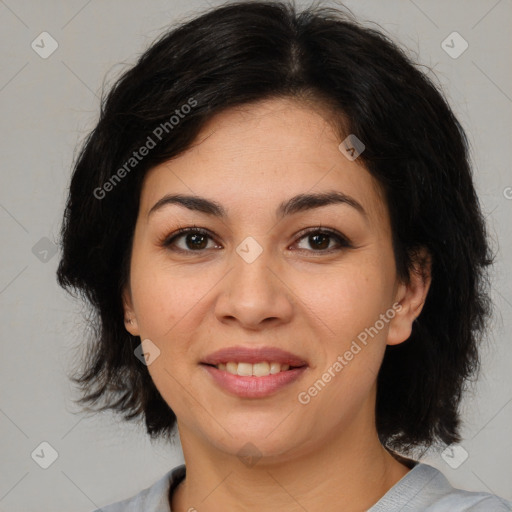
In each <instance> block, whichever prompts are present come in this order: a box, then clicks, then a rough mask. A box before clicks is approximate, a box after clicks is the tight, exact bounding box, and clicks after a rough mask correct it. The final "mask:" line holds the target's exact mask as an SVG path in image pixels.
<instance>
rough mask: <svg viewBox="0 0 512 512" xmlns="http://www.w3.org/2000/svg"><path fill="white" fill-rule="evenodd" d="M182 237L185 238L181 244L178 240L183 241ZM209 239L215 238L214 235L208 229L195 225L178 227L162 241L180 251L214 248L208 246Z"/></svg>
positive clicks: (172, 248)
mask: <svg viewBox="0 0 512 512" xmlns="http://www.w3.org/2000/svg"><path fill="white" fill-rule="evenodd" d="M181 239H182V240H183V243H182V244H181V246H180V245H179V244H178V243H177V241H178V240H180V241H181ZM208 239H210V240H213V238H212V236H211V235H210V233H209V232H208V231H207V230H206V229H203V228H198V227H196V226H194V227H189V228H180V229H178V230H177V231H175V232H174V233H173V234H171V235H170V236H169V237H167V238H166V239H165V240H164V241H163V242H162V245H163V246H165V247H167V248H168V249H170V250H173V251H178V252H200V251H203V250H205V249H211V248H212V247H208ZM216 247H219V246H216Z"/></svg>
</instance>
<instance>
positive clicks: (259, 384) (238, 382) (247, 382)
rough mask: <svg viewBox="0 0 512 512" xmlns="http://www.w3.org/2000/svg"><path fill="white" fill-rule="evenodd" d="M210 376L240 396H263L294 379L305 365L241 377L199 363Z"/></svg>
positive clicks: (302, 371)
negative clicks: (267, 373) (273, 372)
mask: <svg viewBox="0 0 512 512" xmlns="http://www.w3.org/2000/svg"><path fill="white" fill-rule="evenodd" d="M201 367H202V368H204V369H205V370H206V372H208V373H209V374H210V376H211V377H212V379H213V381H214V382H215V383H216V384H217V385H218V386H219V387H220V388H222V389H223V390H225V391H227V392H228V393H230V394H232V395H235V396H238V397H240V398H263V397H266V396H270V395H272V394H274V393H276V392H277V391H279V390H280V389H282V388H284V387H285V386H287V385H289V384H291V383H292V382H294V381H296V380H297V379H298V378H299V377H300V376H301V375H302V374H303V373H304V372H305V371H306V370H307V366H301V367H300V368H291V369H289V370H286V371H284V372H279V373H275V374H270V375H266V376H265V377H254V376H252V377H243V376H240V375H232V374H231V373H228V372H227V371H225V370H219V369H218V368H216V367H215V366H208V365H206V364H201Z"/></svg>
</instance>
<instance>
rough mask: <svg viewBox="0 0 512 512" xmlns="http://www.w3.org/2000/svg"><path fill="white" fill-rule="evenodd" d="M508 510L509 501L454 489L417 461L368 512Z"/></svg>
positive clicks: (510, 507)
mask: <svg viewBox="0 0 512 512" xmlns="http://www.w3.org/2000/svg"><path fill="white" fill-rule="evenodd" d="M395 510H400V511H401V512H418V511H420V510H421V511H424V512H512V502H510V501H507V500H505V499H503V498H500V497H499V496H495V495H494V494H490V493H487V492H470V491H464V490H462V489H456V488H454V487H452V486H451V485H450V483H449V482H448V480H447V479H446V477H445V476H444V475H443V474H442V473H441V472H440V471H439V470H438V469H436V468H434V467H432V466H430V465H428V464H423V463H417V464H416V465H415V466H414V467H413V468H412V469H411V471H409V473H407V474H406V475H405V476H404V477H403V478H402V479H401V480H400V481H399V482H397V483H396V484H395V485H394V486H393V487H392V488H391V489H390V490H389V491H388V492H387V493H386V494H385V495H384V496H383V497H382V498H381V499H380V500H379V501H378V502H377V503H376V504H375V505H374V506H373V507H372V508H371V509H370V510H369V511H368V512H391V511H395Z"/></svg>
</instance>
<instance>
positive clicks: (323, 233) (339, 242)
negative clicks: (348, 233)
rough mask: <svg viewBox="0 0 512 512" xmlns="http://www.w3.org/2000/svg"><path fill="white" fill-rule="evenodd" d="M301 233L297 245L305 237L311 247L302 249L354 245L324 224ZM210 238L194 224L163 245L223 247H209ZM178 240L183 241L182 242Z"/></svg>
mask: <svg viewBox="0 0 512 512" xmlns="http://www.w3.org/2000/svg"><path fill="white" fill-rule="evenodd" d="M300 235H301V236H300V238H299V239H298V241H297V242H295V245H296V244H297V243H299V242H300V241H301V240H303V239H305V240H306V243H307V244H308V245H309V247H310V248H309V249H308V248H300V247H299V250H300V251H308V252H317V253H331V252H334V251H339V250H341V249H342V248H348V247H352V244H351V242H350V241H349V240H348V239H347V238H346V237H345V236H343V235H342V234H341V233H339V232H338V231H335V230H333V229H329V228H323V227H322V226H318V227H315V228H309V229H308V230H306V231H302V232H301V233H300ZM209 240H211V241H213V240H214V239H213V237H212V235H211V234H210V232H209V231H208V230H206V229H204V228H199V227H197V226H193V227H187V228H180V229H178V230H177V231H175V232H174V233H172V234H171V235H170V236H168V237H166V238H165V239H164V240H163V241H162V242H161V245H162V246H164V247H166V248H168V249H169V250H172V251H176V252H184V253H187V252H188V253H190V252H202V251H204V250H206V249H212V248H217V249H218V248H221V246H219V245H214V246H213V247H211V246H210V247H209V246H208V241H209ZM333 240H334V241H335V247H332V245H331V242H332V241H333ZM178 242H182V243H181V244H180V243H178Z"/></svg>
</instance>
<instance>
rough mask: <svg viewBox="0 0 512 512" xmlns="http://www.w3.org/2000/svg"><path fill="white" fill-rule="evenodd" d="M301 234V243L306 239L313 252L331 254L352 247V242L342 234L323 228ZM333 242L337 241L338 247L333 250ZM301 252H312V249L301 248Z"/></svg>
mask: <svg viewBox="0 0 512 512" xmlns="http://www.w3.org/2000/svg"><path fill="white" fill-rule="evenodd" d="M301 234H302V236H301V237H300V238H299V241H300V240H303V239H305V241H306V243H307V244H308V245H309V247H311V248H312V251H313V252H324V253H330V252H334V251H337V250H341V249H342V248H347V247H352V245H351V243H350V241H349V240H348V239H347V238H346V237H344V236H343V235H342V234H341V233H339V232H338V231H335V230H333V229H327V228H322V226H319V227H316V228H312V229H309V230H307V231H306V232H304V231H303V232H302V233H301ZM332 240H335V241H336V243H337V247H336V246H335V247H334V248H333V247H332V246H331V242H332ZM295 243H298V242H295ZM299 250H301V251H302V250H306V251H310V250H311V249H308V248H306V249H304V248H299Z"/></svg>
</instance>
